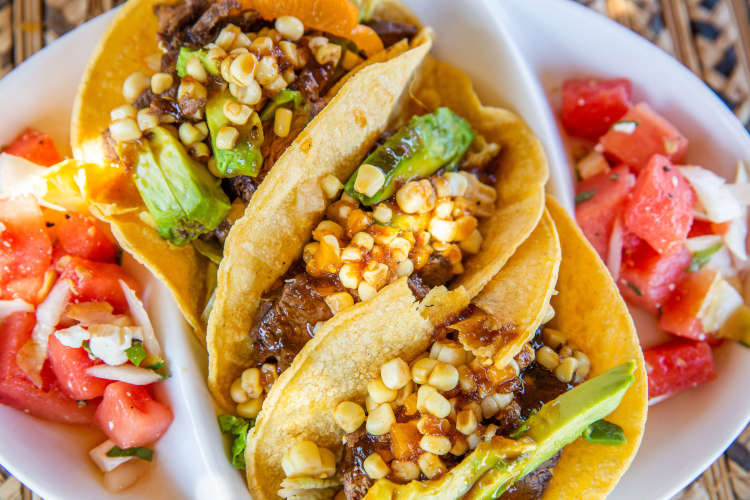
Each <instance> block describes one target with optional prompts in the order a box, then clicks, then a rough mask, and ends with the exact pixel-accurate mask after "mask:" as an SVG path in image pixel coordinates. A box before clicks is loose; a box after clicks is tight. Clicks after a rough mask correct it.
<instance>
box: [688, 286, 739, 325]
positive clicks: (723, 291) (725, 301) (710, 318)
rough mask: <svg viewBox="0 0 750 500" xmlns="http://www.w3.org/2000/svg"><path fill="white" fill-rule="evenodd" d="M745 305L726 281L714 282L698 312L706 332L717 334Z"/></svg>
mask: <svg viewBox="0 0 750 500" xmlns="http://www.w3.org/2000/svg"><path fill="white" fill-rule="evenodd" d="M742 304H743V300H742V296H741V295H740V293H739V292H738V291H737V290H735V289H734V287H733V286H732V285H730V284H729V283H728V282H727V281H726V280H723V279H719V280H716V281H714V283H713V284H712V285H711V288H709V290H708V293H707V294H706V298H705V299H704V301H703V304H702V305H701V309H700V311H698V317H699V318H700V320H701V323H702V324H703V330H704V331H705V332H709V333H710V332H715V331H718V330H719V328H721V327H722V325H724V323H725V322H726V320H727V319H728V318H729V317H730V316H731V315H732V313H733V312H734V311H735V310H737V308H738V307H740V306H741V305H742Z"/></svg>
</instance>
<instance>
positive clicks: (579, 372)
mask: <svg viewBox="0 0 750 500" xmlns="http://www.w3.org/2000/svg"><path fill="white" fill-rule="evenodd" d="M573 357H574V358H575V360H576V361H577V362H578V364H577V365H576V378H575V379H576V382H580V381H582V380H583V379H585V378H586V377H588V375H589V371H590V370H591V361H589V358H588V356H586V355H585V354H584V353H582V352H581V351H575V352H574V353H573Z"/></svg>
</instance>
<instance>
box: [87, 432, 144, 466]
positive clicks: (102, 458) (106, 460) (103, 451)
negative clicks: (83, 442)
mask: <svg viewBox="0 0 750 500" xmlns="http://www.w3.org/2000/svg"><path fill="white" fill-rule="evenodd" d="M114 446H115V443H114V442H113V441H111V440H109V439H107V440H106V441H104V442H103V443H102V444H100V445H99V446H97V447H96V448H92V449H91V450H90V451H89V456H90V457H91V460H93V461H94V463H95V464H96V466H97V467H99V469H100V470H101V471H102V472H109V471H112V470H114V469H116V468H117V467H118V466H120V465H122V464H124V463H125V462H130V461H131V460H134V459H135V458H136V457H108V456H107V452H108V451H109V450H111V449H112V448H113V447H114Z"/></svg>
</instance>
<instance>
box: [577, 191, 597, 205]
mask: <svg viewBox="0 0 750 500" xmlns="http://www.w3.org/2000/svg"><path fill="white" fill-rule="evenodd" d="M595 194H596V189H590V190H588V191H581V192H580V193H578V194H577V195H576V205H578V204H580V203H583V202H584V201H587V200H590V199H591V198H592V197H593V196H594V195H595Z"/></svg>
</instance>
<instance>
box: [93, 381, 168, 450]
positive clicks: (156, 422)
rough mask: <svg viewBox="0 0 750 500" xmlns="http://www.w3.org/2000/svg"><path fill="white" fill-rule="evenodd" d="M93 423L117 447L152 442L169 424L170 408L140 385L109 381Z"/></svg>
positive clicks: (128, 446)
mask: <svg viewBox="0 0 750 500" xmlns="http://www.w3.org/2000/svg"><path fill="white" fill-rule="evenodd" d="M94 422H95V423H96V425H97V426H99V428H100V429H101V430H102V431H103V432H104V433H105V434H106V435H107V437H108V438H109V439H111V440H112V441H114V442H115V444H116V445H117V446H119V447H120V448H133V447H136V446H146V445H149V444H151V443H154V442H156V441H157V440H158V439H159V438H160V437H161V436H162V435H163V434H164V433H165V432H166V431H167V429H168V428H169V425H170V424H171V423H172V410H170V409H169V408H168V407H166V406H165V405H163V404H161V403H159V402H158V401H156V400H154V399H153V398H152V397H151V395H150V394H149V393H148V391H147V390H146V388H145V387H143V386H137V385H130V384H126V383H125V382H113V383H111V384H109V385H108V386H107V389H106V390H105V391H104V397H103V398H102V402H101V403H100V404H99V407H98V408H97V410H96V414H95V415H94Z"/></svg>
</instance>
